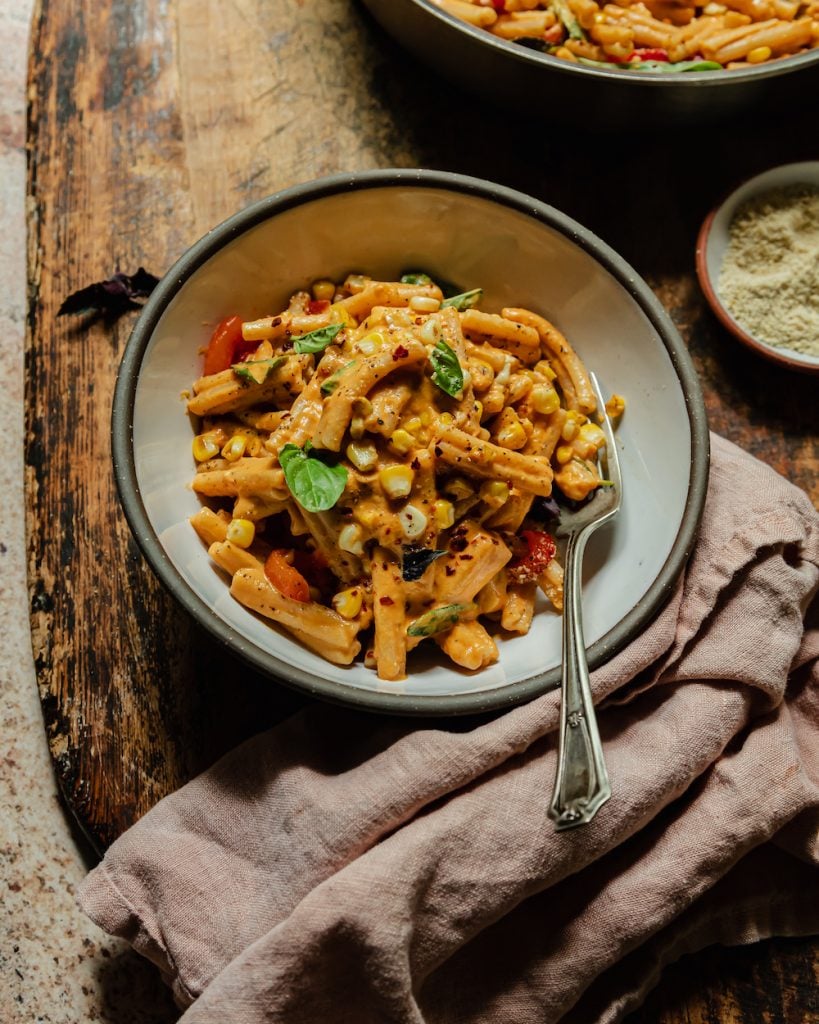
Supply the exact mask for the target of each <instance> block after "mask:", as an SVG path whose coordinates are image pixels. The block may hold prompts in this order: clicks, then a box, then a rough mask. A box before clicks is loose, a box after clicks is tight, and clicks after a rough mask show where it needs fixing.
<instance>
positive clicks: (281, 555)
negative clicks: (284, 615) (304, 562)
mask: <svg viewBox="0 0 819 1024" xmlns="http://www.w3.org/2000/svg"><path fill="white" fill-rule="evenodd" d="M264 574H265V576H266V577H267V578H268V580H269V581H270V582H271V583H272V584H273V586H274V587H275V588H276V590H278V591H279V593H280V594H284V596H285V597H289V598H290V600H291V601H300V602H301V603H302V604H306V602H307V601H309V600H310V587H309V586H308V583H307V580H306V579H305V578H304V577H303V576H302V574H301V573H300V572H299V571H298V569H295V568H294V567H293V566H292V565H291V564H290V563H289V562H288V561H287V558H286V557H285V552H284V551H278V550H274V551H271V552H270V554H269V555H268V556H267V561H266V562H265V563H264Z"/></svg>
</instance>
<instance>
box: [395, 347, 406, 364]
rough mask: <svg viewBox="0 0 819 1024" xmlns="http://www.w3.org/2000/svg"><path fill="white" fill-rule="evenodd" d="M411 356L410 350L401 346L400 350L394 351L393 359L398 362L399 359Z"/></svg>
mask: <svg viewBox="0 0 819 1024" xmlns="http://www.w3.org/2000/svg"><path fill="white" fill-rule="evenodd" d="M408 355H409V349H408V348H404V346H403V345H399V346H398V348H396V349H394V350H393V353H392V357H393V359H394V360H395V361H396V362H397V361H398V360H399V359H406V358H407V356H408Z"/></svg>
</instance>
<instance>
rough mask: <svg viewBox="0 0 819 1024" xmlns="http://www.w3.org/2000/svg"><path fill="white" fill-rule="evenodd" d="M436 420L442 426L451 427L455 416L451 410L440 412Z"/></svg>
mask: <svg viewBox="0 0 819 1024" xmlns="http://www.w3.org/2000/svg"><path fill="white" fill-rule="evenodd" d="M438 422H439V423H440V424H441V426H442V427H451V426H452V424H453V423H454V422H455V417H454V416H453V415H452V413H451V412H442V413H441V415H440V416H439V417H438Z"/></svg>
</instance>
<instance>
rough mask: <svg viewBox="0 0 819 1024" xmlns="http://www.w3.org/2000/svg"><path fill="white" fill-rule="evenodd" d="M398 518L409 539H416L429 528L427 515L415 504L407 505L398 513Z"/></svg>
mask: <svg viewBox="0 0 819 1024" xmlns="http://www.w3.org/2000/svg"><path fill="white" fill-rule="evenodd" d="M398 520H399V522H400V523H401V529H402V530H403V532H404V536H405V537H406V538H407V540H415V538H416V537H420V536H421V534H422V533H423V532H424V530H426V528H427V517H426V516H425V515H424V513H423V512H422V511H421V509H420V508H417V507H416V506H415V505H405V506H404V507H403V508H402V509H401V511H400V512H399V513H398Z"/></svg>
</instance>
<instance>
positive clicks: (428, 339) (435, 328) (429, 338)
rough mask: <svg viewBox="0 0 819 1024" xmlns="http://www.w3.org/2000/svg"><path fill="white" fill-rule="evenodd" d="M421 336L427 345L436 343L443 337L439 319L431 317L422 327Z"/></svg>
mask: <svg viewBox="0 0 819 1024" xmlns="http://www.w3.org/2000/svg"><path fill="white" fill-rule="evenodd" d="M421 337H422V339H423V341H424V343H425V344H426V345H436V344H437V343H438V339H439V338H440V337H441V325H440V324H439V323H438V321H437V319H430V320H427V322H426V323H425V324H424V326H423V327H422V328H421Z"/></svg>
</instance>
